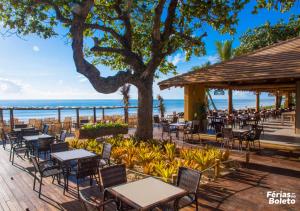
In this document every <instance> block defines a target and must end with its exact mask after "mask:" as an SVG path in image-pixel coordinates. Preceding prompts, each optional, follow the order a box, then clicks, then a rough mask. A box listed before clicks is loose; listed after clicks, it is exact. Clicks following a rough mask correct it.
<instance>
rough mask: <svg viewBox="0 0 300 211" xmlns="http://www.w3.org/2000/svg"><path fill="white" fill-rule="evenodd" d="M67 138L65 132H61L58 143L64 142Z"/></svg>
mask: <svg viewBox="0 0 300 211" xmlns="http://www.w3.org/2000/svg"><path fill="white" fill-rule="evenodd" d="M66 137H67V131H66V130H62V131H61V133H60V136H59V141H60V142H65V140H66Z"/></svg>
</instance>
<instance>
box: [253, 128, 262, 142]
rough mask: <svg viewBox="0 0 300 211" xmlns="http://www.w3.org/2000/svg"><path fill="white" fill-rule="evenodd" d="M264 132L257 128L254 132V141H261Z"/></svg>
mask: <svg viewBox="0 0 300 211" xmlns="http://www.w3.org/2000/svg"><path fill="white" fill-rule="evenodd" d="M261 132H262V128H259V127H256V128H255V130H254V140H259V139H260V135H261Z"/></svg>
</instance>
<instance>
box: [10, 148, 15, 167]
mask: <svg viewBox="0 0 300 211" xmlns="http://www.w3.org/2000/svg"><path fill="white" fill-rule="evenodd" d="M14 161H15V151H14V152H13V154H12V160H11V164H12V165H14Z"/></svg>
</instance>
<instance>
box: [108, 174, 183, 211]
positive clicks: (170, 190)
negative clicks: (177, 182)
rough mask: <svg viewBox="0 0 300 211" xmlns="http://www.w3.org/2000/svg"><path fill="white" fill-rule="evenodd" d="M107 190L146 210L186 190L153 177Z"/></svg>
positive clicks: (135, 206)
mask: <svg viewBox="0 0 300 211" xmlns="http://www.w3.org/2000/svg"><path fill="white" fill-rule="evenodd" d="M107 191H108V192H109V193H111V194H112V195H114V196H115V197H116V198H118V199H119V200H121V201H123V202H124V203H126V204H128V205H129V206H131V207H133V208H135V209H137V210H148V209H151V208H154V207H157V206H158V205H160V204H163V203H167V202H169V201H173V200H175V199H178V198H181V197H183V196H185V195H186V194H187V191H186V190H184V189H182V188H179V187H176V186H173V185H170V184H168V183H165V182H163V181H161V180H158V179H155V178H153V177H148V178H145V179H141V180H138V181H135V182H131V183H127V184H122V185H118V186H116V187H113V188H108V189H107Z"/></svg>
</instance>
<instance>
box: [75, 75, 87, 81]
mask: <svg viewBox="0 0 300 211" xmlns="http://www.w3.org/2000/svg"><path fill="white" fill-rule="evenodd" d="M77 78H79V82H80V83H84V82H87V81H88V79H87V78H86V77H84V76H83V75H78V76H77Z"/></svg>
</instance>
